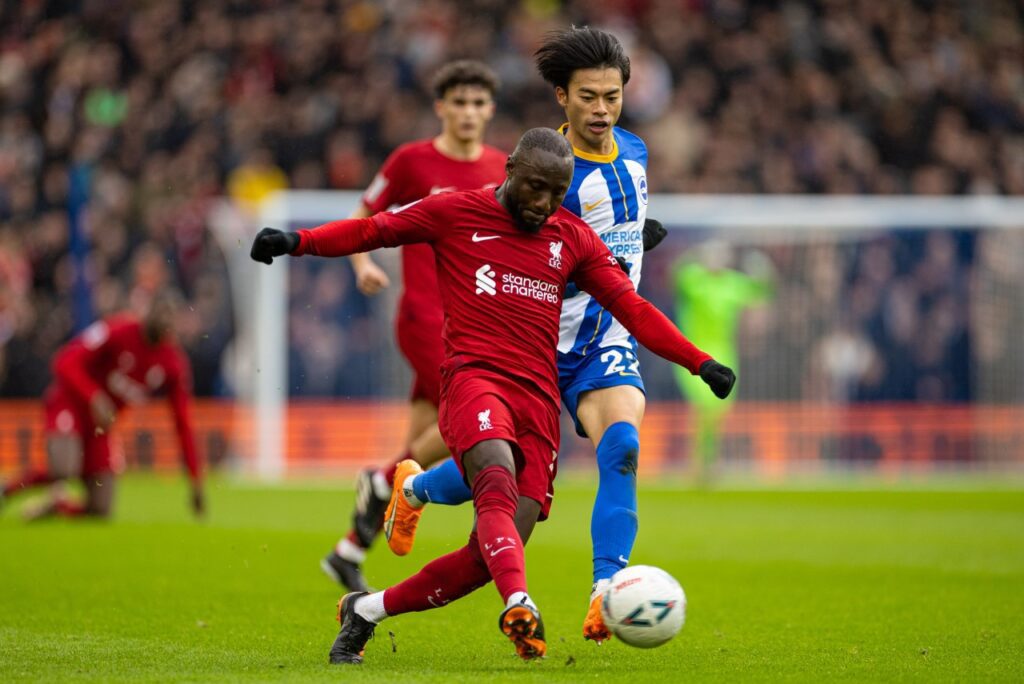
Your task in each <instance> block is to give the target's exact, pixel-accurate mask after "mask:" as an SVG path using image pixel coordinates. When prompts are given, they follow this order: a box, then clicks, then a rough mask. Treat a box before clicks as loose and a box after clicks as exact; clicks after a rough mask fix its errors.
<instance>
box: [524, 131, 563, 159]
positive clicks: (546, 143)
mask: <svg viewBox="0 0 1024 684" xmlns="http://www.w3.org/2000/svg"><path fill="white" fill-rule="evenodd" d="M530 150H544V151H545V152H550V153H551V154H555V155H558V156H559V157H561V158H562V159H566V158H569V159H571V158H572V156H573V153H572V145H571V144H569V140H568V139H567V138H566V137H565V136H564V135H562V134H561V133H559V132H558V131H556V130H555V129H553V128H531V129H530V130H528V131H526V132H525V133H523V137H521V138H520V139H519V142H518V143H516V149H514V150H512V156H513V157H515V158H519V157H520V156H522V153H524V152H528V151H530Z"/></svg>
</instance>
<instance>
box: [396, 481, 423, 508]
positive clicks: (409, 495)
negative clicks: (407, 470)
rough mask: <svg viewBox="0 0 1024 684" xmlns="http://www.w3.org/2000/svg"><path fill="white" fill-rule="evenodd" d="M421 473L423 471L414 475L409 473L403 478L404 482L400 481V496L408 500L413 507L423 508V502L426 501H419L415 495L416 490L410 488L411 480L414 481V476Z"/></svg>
mask: <svg viewBox="0 0 1024 684" xmlns="http://www.w3.org/2000/svg"><path fill="white" fill-rule="evenodd" d="M422 474H423V473H416V474H415V475H410V476H409V477H407V478H405V482H403V483H402V496H404V497H405V500H406V501H407V502H409V505H410V506H412V507H413V508H423V506H424V504H426V503H427V502H426V501H420V498H419V497H418V496H416V490H414V489H413V488H412V484H413V482H415V481H416V478H417V477H419V476H420V475H422Z"/></svg>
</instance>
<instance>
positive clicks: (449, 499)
mask: <svg viewBox="0 0 1024 684" xmlns="http://www.w3.org/2000/svg"><path fill="white" fill-rule="evenodd" d="M412 491H413V492H415V493H416V498H417V499H419V500H420V501H428V502H430V503H439V504H447V505H449V506H458V505H459V504H461V503H465V502H467V501H470V500H472V499H473V492H472V491H470V489H469V487H467V486H466V483H465V482H464V481H463V480H462V473H460V472H459V466H457V465H455V461H454V459H451V458H448V459H445V461H444V462H443V463H441V465H439V466H437V467H436V468H431V469H430V470H428V471H426V472H425V473H423V474H422V475H420V476H419V477H417V478H416V480H415V481H414V482H413V483H412Z"/></svg>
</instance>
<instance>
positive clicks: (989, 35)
mask: <svg viewBox="0 0 1024 684" xmlns="http://www.w3.org/2000/svg"><path fill="white" fill-rule="evenodd" d="M569 23H575V24H590V25H594V26H599V27H602V28H605V29H608V30H611V31H613V32H614V33H615V34H616V35H618V36H619V37H620V39H621V40H622V41H623V42H624V44H625V45H626V47H627V50H628V51H629V54H630V56H631V58H632V64H633V78H632V80H631V82H630V84H629V86H628V88H627V96H626V100H625V101H626V107H625V113H624V118H623V121H622V124H623V125H624V126H626V127H628V128H630V129H632V130H634V131H635V132H637V133H639V134H641V135H642V136H644V137H645V138H646V139H647V140H648V143H649V145H650V147H651V149H652V155H651V163H650V172H649V178H650V188H651V190H652V191H655V192H715V193H746V192H753V193H789V192H798V193H803V192H809V193H878V194H889V193H915V194H948V193H954V194H964V193H993V194H1000V193H1001V194H1010V195H1024V2H1022V1H1021V0H988V1H987V2H973V1H972V0H945V1H943V0H894V1H892V2H878V1H877V0H789V1H785V0H752V1H748V2H744V1H742V0H568V1H566V2H559V1H558V0H523V1H522V2H513V3H506V2H498V1H496V0H467V1H464V2H456V1H453V0H422V1H414V0H387V1H385V2H370V1H368V0H254V1H248V2H243V1H241V0H202V1H200V0H161V1H160V2H144V1H141V0H139V1H129V0H120V1H119V0H50V1H46V0H22V1H20V2H4V3H0V395H2V396H34V395H37V394H38V393H39V392H40V391H41V390H42V388H43V387H44V386H45V383H46V382H47V380H48V371H47V364H48V358H49V356H50V355H51V354H52V352H53V350H54V349H55V348H56V347H57V345H59V344H60V343H61V342H62V341H64V340H65V339H67V338H68V336H69V335H70V334H71V333H72V331H73V330H74V328H75V327H76V325H81V319H82V318H83V317H88V316H89V315H91V316H99V315H103V314H106V313H109V312H112V311H116V310H119V309H124V308H132V307H139V306H142V305H143V304H144V302H145V301H146V299H147V297H148V295H149V293H151V292H153V291H155V290H156V289H159V288H165V287H176V288H179V289H180V290H181V291H182V292H183V293H184V294H185V297H186V299H187V301H188V306H187V307H186V309H187V310H186V312H185V315H184V317H183V321H182V323H181V325H180V326H179V327H180V332H181V337H182V341H183V343H184V345H185V347H186V349H187V351H188V353H189V355H190V357H191V359H192V361H193V364H194V365H195V366H196V373H195V375H196V378H197V391H198V392H199V393H200V394H219V393H222V392H225V391H229V389H230V388H229V387H228V386H227V385H226V383H225V380H224V377H223V372H222V371H223V366H224V364H223V358H224V356H225V354H226V353H227V352H228V351H229V349H230V345H231V339H232V336H233V334H234V330H233V325H232V315H231V293H230V283H229V282H228V280H227V275H226V273H227V270H226V268H225V267H224V260H225V259H224V255H223V253H222V251H221V248H220V247H219V246H218V244H217V241H216V240H215V239H214V237H213V235H212V233H211V231H210V230H209V228H208V226H207V215H208V212H209V208H210V205H211V203H212V202H214V201H215V199H216V198H218V197H220V196H223V195H225V194H227V195H230V196H232V197H234V198H235V199H236V200H237V201H238V202H239V203H240V204H241V205H242V206H243V207H249V208H250V210H251V208H252V207H253V206H254V205H255V203H256V202H257V201H258V200H259V199H260V198H261V197H263V196H265V195H266V194H267V193H268V192H270V191H272V190H274V189H277V188H284V187H291V188H348V189H359V188H363V187H364V186H365V185H366V184H367V183H368V181H369V179H370V178H371V177H372V175H373V173H374V172H375V171H376V169H377V167H378V166H379V165H380V163H381V162H382V161H383V159H384V157H385V156H386V155H387V154H388V153H389V152H390V151H391V150H392V149H394V148H395V147H396V146H397V145H399V144H401V143H403V142H405V141H407V140H409V139H412V138H416V137H425V136H431V135H433V134H435V133H436V131H437V129H438V124H437V121H436V118H435V117H434V114H433V111H432V109H431V107H430V106H429V105H430V100H429V95H428V93H427V92H426V88H425V87H424V85H425V83H426V82H427V81H428V79H429V77H430V75H431V73H432V72H433V71H434V70H435V69H436V68H437V67H438V66H439V65H440V64H442V63H443V62H445V61H446V60H448V59H451V58H454V57H471V58H478V59H482V60H484V61H487V62H488V63H490V64H491V65H492V66H493V67H494V68H495V69H496V70H497V71H498V73H499V74H500V76H501V78H502V82H503V85H502V89H501V92H500V93H499V97H498V102H499V114H498V115H497V117H496V119H495V121H494V122H493V123H492V125H491V128H490V131H489V135H488V141H489V142H491V143H492V144H494V145H497V146H499V147H502V148H504V149H510V148H511V147H512V145H513V144H514V142H515V140H516V139H517V138H518V136H519V134H520V132H521V131H523V130H524V129H526V128H528V127H531V126H537V125H549V126H550V125H555V124H557V123H559V122H560V118H559V117H560V111H559V109H558V108H557V105H556V104H555V102H554V98H553V96H552V94H551V92H550V89H549V88H548V87H547V86H545V85H544V84H543V83H542V82H541V81H540V80H539V78H538V77H537V76H536V75H535V70H534V68H533V66H532V57H531V53H532V51H533V49H534V47H535V46H536V44H537V42H538V39H539V37H540V36H542V35H543V33H544V32H545V31H547V30H549V29H553V28H559V27H564V26H566V25H567V24H569ZM72 178H85V179H86V182H87V184H88V187H89V188H90V202H89V204H88V209H87V211H86V212H85V213H84V215H83V217H82V220H81V222H80V227H81V234H80V235H79V234H78V233H76V232H75V231H74V230H72V229H73V228H75V227H76V226H78V225H79V221H78V220H77V217H76V215H75V212H74V211H72V210H73V209H74V202H70V203H69V194H73V193H71V190H72V189H73V187H72V181H71V179H72ZM957 239H958V238H956V237H955V236H947V237H944V238H935V239H934V240H931V241H930V242H929V241H926V242H927V243H928V244H925V245H924V246H922V247H921V248H920V249H914V250H911V252H909V253H908V254H906V255H902V254H901V255H900V259H902V260H903V261H899V263H900V264H902V265H901V266H900V269H903V270H906V271H907V272H908V273H909V272H913V273H917V274H919V275H915V276H914V277H913V279H912V281H911V282H912V284H913V287H912V288H910V289H911V290H912V293H910V294H905V295H900V294H897V295H887V298H886V302H887V303H886V304H885V307H883V308H884V315H883V314H877V313H876V315H875V319H877V320H870V319H871V317H870V316H868V317H867V318H864V317H861V318H858V317H857V316H852V315H851V317H850V318H849V320H848V321H847V323H846V324H847V325H848V326H851V330H853V331H854V333H856V334H855V335H854V336H855V337H856V336H857V335H865V334H867V335H868V336H870V335H871V334H873V333H871V332H870V331H871V330H872V327H871V326H874V329H876V330H877V329H881V328H878V326H879V325H882V323H880V322H879V321H881V320H882V319H881V318H878V317H879V316H883V318H884V317H885V316H888V317H893V318H892V321H894V322H892V323H891V324H889V325H894V326H897V327H899V326H905V327H907V328H913V329H915V330H920V329H921V326H923V325H927V324H931V325H934V326H938V327H941V326H942V325H943V321H942V320H931V319H930V318H929V315H930V314H929V313H928V311H930V309H929V308H928V307H929V306H930V305H931V304H930V302H931V301H932V295H931V294H929V295H928V296H927V297H924V298H923V296H922V295H920V292H921V291H922V288H926V287H928V286H927V283H928V282H930V281H929V280H928V279H929V278H930V277H934V275H935V273H937V272H938V271H935V269H938V268H941V266H936V265H935V264H934V262H935V261H936V260H940V261H941V259H943V258H948V257H945V256H943V255H944V254H947V253H948V252H949V251H950V247H949V246H948V244H946V243H948V242H949V241H952V242H953V243H954V246H955V245H956V241H957ZM933 242H934V244H932V243H933ZM878 245H879V246H871V247H869V248H867V249H866V250H865V253H864V255H862V256H859V257H858V260H857V262H856V263H857V264H858V265H856V267H855V268H856V273H857V274H859V275H857V276H856V277H853V276H850V279H849V280H844V281H842V282H839V283H836V284H835V286H836V287H841V288H853V289H852V290H851V291H852V292H853V293H854V294H855V295H857V296H859V295H858V293H861V292H863V291H864V288H859V289H858V287H859V286H858V283H862V282H874V281H873V280H872V279H873V278H874V279H877V278H882V277H883V276H884V275H885V272H886V269H887V268H889V267H887V266H886V265H885V264H886V263H897V262H895V261H893V259H892V252H893V249H894V248H891V247H889V248H887V247H886V246H885V243H884V241H883V242H880V243H878ZM953 251H954V252H956V253H957V254H961V256H960V259H961V262H965V263H966V261H967V257H966V256H965V255H964V254H963V253H962V252H957V250H956V249H954V250H953ZM886 254H889V256H888V257H887V256H886ZM773 256H777V255H773ZM820 257H821V260H820V262H816V264H817V263H826V264H827V263H829V259H830V258H832V257H830V255H829V254H828V253H827V250H826V251H825V252H823V253H822V254H821V255H820ZM780 258H781V257H780ZM996 258H998V250H997V251H996ZM887 259H888V261H887ZM908 259H909V261H907V260H908ZM851 268H854V267H851ZM903 270H894V269H892V268H889V271H888V277H889V278H890V282H892V283H896V282H897V281H901V278H902V276H900V277H897V275H899V274H902V273H903ZM782 272H784V270H783V271H782ZM809 272H813V273H815V274H818V275H815V276H814V277H816V278H817V277H820V278H822V279H825V280H828V279H829V278H835V277H836V276H829V275H828V274H827V268H826V267H825V266H813V267H812V271H809ZM851 272H853V271H851ZM929 274H931V275H929ZM346 277H347V274H346V275H338V274H335V275H323V274H322V273H319V272H318V273H316V274H312V275H309V276H300V279H301V280H302V282H306V283H307V284H309V285H310V287H311V292H312V295H311V296H312V297H313V298H314V299H315V301H314V304H315V306H314V307H313V310H316V311H324V312H325V313H324V315H323V316H311V315H308V314H307V315H297V316H296V317H295V318H294V320H293V321H292V327H293V330H292V335H291V339H292V342H293V347H292V357H293V359H295V360H296V363H298V361H299V360H302V359H307V361H306V363H307V365H308V366H309V368H318V367H322V366H318V365H317V364H314V363H313V362H311V361H308V359H309V357H311V356H314V355H319V357H323V358H322V359H321V360H322V361H323V363H325V364H326V363H330V364H331V365H332V368H334V371H332V372H333V373H335V379H324V378H322V377H318V378H317V379H316V381H315V382H314V381H313V380H311V379H310V378H309V377H308V375H309V374H307V373H306V372H305V371H295V368H296V365H295V364H293V376H294V377H293V378H292V390H293V392H296V393H299V394H301V393H319V392H326V393H335V394H346V393H351V391H352V390H351V387H352V386H363V387H365V383H363V384H362V385H360V382H361V380H359V379H360V378H361V377H362V376H360V375H359V372H360V370H361V369H364V368H365V365H366V364H365V363H363V362H362V360H363V359H364V358H365V353H366V349H367V348H368V347H371V346H372V345H373V343H372V341H370V340H368V339H367V338H368V335H367V333H366V329H367V327H366V325H363V324H360V323H359V322H360V321H365V320H366V317H367V316H368V315H369V314H368V312H367V311H366V310H365V306H364V305H362V304H352V303H349V304H344V307H347V308H343V309H332V308H331V306H332V304H331V303H332V302H336V301H343V300H344V301H349V299H350V298H351V297H356V296H357V295H354V294H353V293H352V291H351V284H350V283H349V282H347V281H346V280H345V278H346ZM973 278H974V276H972V275H971V274H968V273H966V272H965V274H964V276H963V278H961V281H962V283H960V284H963V285H964V287H967V285H969V284H970V283H972V282H974V280H973ZM314 281H315V286H314ZM901 282H902V281H901ZM921 283H925V285H922V284H921ZM884 285H886V283H882V285H879V287H882V286H884ZM783 289H784V288H783ZM904 290H906V288H904ZM904 290H899V291H900V292H903V291H904ZM965 291H966V290H965ZM75 292H78V293H79V294H81V293H82V292H84V293H85V298H86V304H87V305H88V306H86V307H85V310H84V312H83V309H81V308H80V307H79V308H75V306H73V302H74V301H75V299H74V294H75ZM913 293H917V294H913ZM807 296H811V297H814V296H820V292H819V291H818V290H817V289H816V286H815V287H811V288H810V292H809V294H808V295H807ZM865 296H866V295H865ZM935 296H938V295H935ZM915 307H916V308H915ZM876 311H877V310H876ZM963 316H964V317H966V316H968V314H966V313H964V314H963ZM939 318H941V317H939ZM886 320H888V319H886ZM352 321H356V322H357V324H356V325H352V324H351V322H352ZM303 326H305V327H303ZM294 328H302V329H301V330H296V329H294ZM887 330H888V328H887ZM865 331H867V332H865ZM832 332H833V331H822V332H821V335H822V337H821V339H818V340H816V341H815V342H814V343H813V344H812V346H814V347H815V348H817V347H821V346H822V345H826V346H827V345H828V343H829V339H831V338H830V337H829V335H831V334H832ZM886 334H889V333H886ZM892 334H893V335H895V336H896V338H899V335H900V333H899V331H898V330H896V331H894V332H892ZM313 340H320V341H321V343H320V344H319V346H317V347H315V348H314V346H313V342H312V341H313ZM324 340H331V341H332V348H333V350H334V351H333V353H331V354H328V353H326V352H325V351H324V349H325V346H324V344H325V343H324V342H323V341H324ZM904 342H906V340H904ZM897 346H898V345H897ZM947 346H948V345H947ZM894 348H895V347H894ZM887 351H888V350H887V349H882V352H883V353H887ZM361 354H363V356H361ZM826 356H827V354H826ZM958 358H959V357H958ZM936 362H937V363H938V362H939V361H936ZM337 378H342V379H344V378H350V379H351V378H354V379H352V380H350V382H349V384H345V382H344V381H343V380H340V379H337ZM881 387H883V386H882V385H877V386H876V388H881ZM807 391H811V390H807ZM815 391H817V390H815ZM856 391H857V392H860V393H862V394H863V395H864V396H865V398H869V395H870V397H876V396H877V397H878V398H884V397H887V396H889V394H888V393H887V392H886V391H885V390H884V389H877V391H876V390H872V389H871V388H870V387H867V386H866V387H865V388H862V389H858V390H856ZM872 392H874V394H872ZM922 392H924V393H925V394H926V395H928V396H931V394H934V392H931V391H930V390H929V391H925V390H922ZM941 394H942V393H940V395H941ZM955 394H956V393H955V392H950V393H947V394H945V395H942V396H944V397H945V398H947V399H953V398H958V395H957V396H954V395H955Z"/></svg>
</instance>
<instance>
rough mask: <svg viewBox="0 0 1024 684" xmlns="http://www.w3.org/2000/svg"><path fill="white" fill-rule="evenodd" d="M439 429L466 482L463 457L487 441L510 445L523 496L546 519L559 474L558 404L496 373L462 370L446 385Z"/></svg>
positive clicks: (517, 483) (517, 480)
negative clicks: (538, 506)
mask: <svg viewBox="0 0 1024 684" xmlns="http://www.w3.org/2000/svg"><path fill="white" fill-rule="evenodd" d="M438 425H439V427H440V428H441V435H442V436H443V437H444V440H445V442H446V443H447V444H448V448H449V449H450V450H451V452H452V454H453V455H454V456H455V457H456V458H455V463H456V464H458V466H459V470H460V471H461V472H462V475H463V478H465V475H466V471H465V469H464V468H463V466H462V455H463V454H464V453H466V452H467V451H469V450H470V449H471V448H473V447H474V446H475V445H476V444H478V443H480V442H482V441H484V440H486V439H503V440H505V441H507V442H510V443H511V444H512V452H513V455H514V456H515V461H516V485H517V486H518V488H519V494H520V495H521V496H525V497H528V498H530V499H533V500H534V501H537V502H539V503H540V505H541V514H540V519H541V520H544V519H545V518H547V517H548V513H549V512H550V510H551V501H552V499H553V498H554V494H555V486H554V481H555V475H556V474H557V472H558V460H557V459H558V439H559V423H558V410H557V404H556V405H555V406H554V407H553V406H552V405H551V404H550V402H549V401H547V400H545V398H544V397H543V396H541V395H540V394H539V393H538V392H536V391H531V390H529V389H527V388H525V387H523V385H520V384H519V383H517V382H514V381H512V380H510V379H508V378H505V377H503V376H501V375H498V374H497V373H492V372H489V371H485V370H481V369H478V368H473V369H465V368H464V369H460V370H459V371H457V372H455V373H454V375H453V376H452V377H451V378H449V379H448V382H447V384H446V385H445V387H444V393H443V396H442V397H441V411H440V417H439V420H438Z"/></svg>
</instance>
